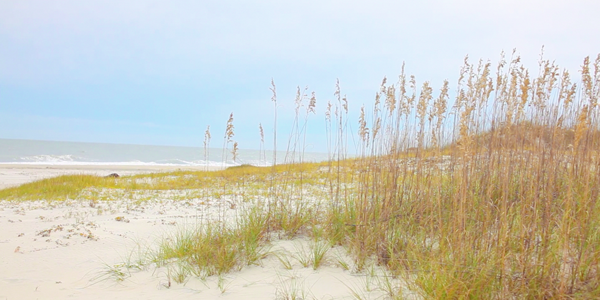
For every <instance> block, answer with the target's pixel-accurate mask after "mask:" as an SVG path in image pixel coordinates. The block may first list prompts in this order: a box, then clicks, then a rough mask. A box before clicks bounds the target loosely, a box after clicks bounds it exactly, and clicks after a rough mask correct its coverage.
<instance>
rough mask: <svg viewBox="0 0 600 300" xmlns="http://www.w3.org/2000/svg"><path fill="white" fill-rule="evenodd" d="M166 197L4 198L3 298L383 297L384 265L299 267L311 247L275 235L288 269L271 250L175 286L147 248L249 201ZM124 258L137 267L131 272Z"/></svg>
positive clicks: (336, 253)
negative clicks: (367, 269)
mask: <svg viewBox="0 0 600 300" xmlns="http://www.w3.org/2000/svg"><path fill="white" fill-rule="evenodd" d="M0 170H1V171H0V173H3V172H4V173H6V172H8V173H10V172H11V171H6V169H0ZM21 170H22V169H21ZM36 170H39V172H41V173H43V174H37V175H30V176H29V177H28V180H29V181H30V180H32V179H37V178H40V177H43V176H48V175H49V173H50V172H63V171H65V169H50V171H48V169H44V168H40V169H35V168H28V169H26V171H23V172H28V174H34V173H36V172H37V171H36ZM72 170H73V171H76V172H81V173H88V172H90V173H93V172H104V173H106V172H107V171H110V172H113V171H121V172H123V173H124V172H125V171H131V172H137V171H149V170H119V168H110V169H102V168H100V169H96V168H93V169H72ZM69 171H71V169H69ZM150 171H154V170H150ZM4 177H5V176H4V175H0V178H4ZM2 182H5V181H4V179H3V180H2ZM173 193H177V192H176V191H173ZM168 195H169V194H168V193H167V194H160V195H158V196H157V197H156V198H155V199H153V200H148V201H145V202H135V201H132V200H124V199H114V200H112V201H98V202H95V203H92V202H90V201H75V200H74V201H69V202H45V201H32V202H21V203H16V202H8V201H3V200H1V199H0V300H3V299H66V298H69V299H198V298H202V299H292V298H293V296H294V295H295V296H296V299H354V298H355V297H354V296H353V293H358V294H359V295H361V297H362V298H363V299H385V292H384V291H383V290H382V289H381V286H382V285H381V284H380V283H379V282H380V281H383V280H384V279H385V278H387V277H385V276H382V275H383V273H382V271H381V270H380V269H379V268H378V267H375V268H374V269H373V270H372V271H371V273H372V275H373V274H375V275H376V276H370V275H367V274H364V273H355V272H352V271H351V270H343V269H342V268H341V267H340V264H339V262H338V261H339V260H343V261H346V262H347V263H348V264H349V265H350V266H352V263H351V259H350V258H349V257H348V256H347V255H346V253H345V250H344V249H342V248H332V249H330V250H329V252H328V254H327V256H326V262H325V263H324V266H323V267H321V268H319V269H317V270H313V269H312V268H304V267H302V266H301V265H300V263H299V262H298V260H296V259H294V258H293V255H298V251H300V249H307V248H306V247H307V244H308V243H307V241H306V239H302V238H297V239H295V240H291V241H289V240H280V241H274V242H273V243H272V245H271V249H270V250H271V251H272V252H273V253H274V252H278V253H287V256H286V257H288V258H289V261H290V262H291V263H292V265H293V268H292V269H291V270H288V269H286V268H284V265H283V264H282V263H281V261H279V259H277V257H276V256H275V255H269V256H267V258H265V259H263V260H261V261H260V263H259V264H258V265H252V266H246V267H244V268H242V269H241V270H240V271H234V272H231V273H229V274H227V275H224V276H222V277H221V278H219V277H218V276H212V277H208V278H206V279H205V280H202V279H199V278H197V277H193V276H190V277H188V278H187V280H186V281H185V283H176V282H175V281H174V280H173V279H172V278H173V277H174V276H175V274H176V273H177V271H178V270H177V265H173V266H171V267H170V268H169V267H161V268H157V267H156V266H155V265H153V264H148V261H147V255H146V254H147V253H148V251H152V250H153V249H156V247H157V245H158V244H159V243H160V241H161V240H164V239H165V238H169V237H170V236H173V234H175V233H177V232H180V231H181V230H185V229H186V228H187V229H190V228H194V226H196V225H197V224H198V223H201V222H202V221H203V220H207V219H212V218H217V216H218V215H219V214H220V212H224V215H225V217H226V218H229V219H233V218H235V216H236V215H237V213H238V212H239V211H240V210H242V209H244V205H243V204H240V205H237V206H236V208H235V209H232V208H231V207H232V206H231V205H230V204H229V202H224V201H219V200H216V199H214V200H211V201H209V202H206V201H201V200H200V199H196V200H190V201H172V200H169V196H168ZM303 247H304V248H303ZM124 264H129V265H132V266H137V267H139V268H130V269H126V268H124V267H123V265H124ZM111 270H112V271H111ZM116 271H118V272H116ZM119 272H122V273H121V274H119ZM377 274H379V275H377ZM117 279H122V281H119V280H117ZM392 281H393V282H394V284H397V285H400V284H401V283H400V282H399V281H398V280H392ZM406 296H410V295H406Z"/></svg>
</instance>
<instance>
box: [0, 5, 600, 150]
mask: <svg viewBox="0 0 600 300" xmlns="http://www.w3.org/2000/svg"><path fill="white" fill-rule="evenodd" d="M598 13H600V1H597V0H570V1H562V0H561V1H558V0H518V1H517V0H488V1H485V0H446V1H442V0H437V1H435V0H423V1H402V0H400V1H383V0H371V1H350V0H344V1H328V0H318V1H313V0H308V1H285V0H279V1H241V0H238V1H233V0H215V1H213V0H202V1H178V0H171V1H166V0H165V1H152V0H128V1H112V0H105V1H81V0H74V1H63V0H56V1H46V0H38V1H31V0H19V1H9V0H0V138H9V139H36V140H56V141H77V142H102V143H127V144H148V145H173V146H198V147H201V146H202V145H203V142H204V133H205V130H206V128H207V126H209V125H210V132H211V136H212V139H211V141H210V146H211V147H222V145H223V140H224V135H225V127H226V123H227V120H228V118H229V116H230V114H231V113H233V115H234V121H233V125H234V128H235V131H234V132H235V136H234V137H233V139H234V140H235V141H237V142H238V143H239V148H242V149H258V148H260V147H261V139H260V134H259V124H262V126H263V128H264V132H265V144H266V147H267V149H272V147H273V146H272V145H273V138H272V136H273V129H274V123H275V122H274V121H275V119H274V111H275V107H274V103H273V102H272V101H271V96H272V93H271V91H270V87H271V80H273V81H274V82H275V85H276V90H277V134H278V136H277V139H278V141H279V142H278V148H279V149H281V148H282V147H285V143H286V141H287V138H288V136H289V134H290V130H291V129H290V128H291V124H292V123H293V119H294V107H295V104H294V98H295V96H296V90H297V88H298V87H301V89H304V88H305V87H307V88H308V90H307V91H308V93H309V94H310V93H311V92H313V91H314V92H315V95H316V99H317V107H316V114H315V115H311V116H309V119H308V127H307V149H306V151H317V152H323V151H326V146H325V145H326V142H325V140H326V130H325V128H324V124H325V123H324V119H325V116H324V111H325V105H326V103H327V101H334V100H335V96H334V92H335V86H336V80H339V82H340V87H341V92H342V94H345V95H346V96H347V98H348V100H349V106H350V111H351V112H352V113H351V116H352V117H356V115H357V114H358V111H359V110H360V106H362V105H363V104H366V105H367V106H368V105H369V104H370V103H372V102H373V99H374V95H375V93H376V92H377V90H378V88H379V85H380V83H381V81H382V79H383V77H384V76H386V77H388V78H389V80H390V81H397V78H398V75H399V74H400V71H401V67H402V64H403V63H405V66H406V72H407V73H408V74H414V75H415V76H416V79H417V83H418V85H420V83H422V82H424V81H430V82H431V85H432V86H433V87H434V89H435V90H436V91H437V90H439V88H441V85H442V82H443V80H445V79H447V80H449V81H450V83H451V88H452V87H455V86H456V84H453V83H455V82H456V80H457V78H458V74H459V70H460V67H461V65H462V62H463V60H464V57H465V56H466V55H468V56H469V58H470V59H471V61H473V62H476V61H477V60H479V59H483V60H484V61H485V60H490V61H491V62H492V63H493V62H496V61H497V60H498V59H499V57H500V53H501V51H505V52H507V53H510V52H512V50H513V49H516V50H517V53H518V54H520V55H521V57H522V61H523V63H524V64H525V65H526V66H527V67H529V68H531V69H532V73H533V74H537V61H538V59H539V56H540V53H541V49H542V46H543V47H544V57H546V58H549V59H552V60H555V61H556V63H557V64H558V65H559V66H560V67H562V68H566V69H568V70H570V71H571V73H572V74H577V72H578V71H579V69H580V66H581V64H582V62H583V58H584V57H586V56H591V57H592V58H595V57H596V55H598V53H600V37H599V36H598V28H600V18H598ZM575 77H577V76H575ZM577 78H578V77H577ZM352 122H354V121H352ZM351 126H354V127H355V128H356V127H357V126H356V125H351Z"/></svg>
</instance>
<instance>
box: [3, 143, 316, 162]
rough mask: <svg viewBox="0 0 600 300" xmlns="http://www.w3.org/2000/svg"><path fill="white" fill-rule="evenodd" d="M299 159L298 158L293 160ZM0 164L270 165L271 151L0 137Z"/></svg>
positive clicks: (308, 157)
mask: <svg viewBox="0 0 600 300" xmlns="http://www.w3.org/2000/svg"><path fill="white" fill-rule="evenodd" d="M285 159H286V153H285V152H283V151H278V152H277V163H283V162H290V160H288V161H286V160H285ZM327 159H328V154H327V153H311V152H306V153H304V157H303V161H305V162H320V161H325V160H327ZM296 161H298V159H296ZM0 163H9V164H51V165H78V164H79V165H171V166H173V165H188V166H224V167H229V166H235V165H241V164H250V165H254V166H270V165H272V164H273V163H274V161H273V151H272V150H271V151H269V150H267V151H259V150H246V149H239V150H238V153H237V158H236V160H235V161H233V155H232V154H231V148H230V149H228V150H226V151H223V149H220V148H209V149H208V155H207V156H206V155H205V151H204V148H201V147H179V146H156V145H128V144H108V143H82V142H60V141H38V140H18V139H0Z"/></svg>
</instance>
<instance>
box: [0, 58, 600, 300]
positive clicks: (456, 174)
mask: <svg viewBox="0 0 600 300" xmlns="http://www.w3.org/2000/svg"><path fill="white" fill-rule="evenodd" d="M539 66H540V70H539V75H538V76H537V77H531V75H530V73H529V71H528V70H526V69H525V68H524V67H523V66H522V65H521V64H520V58H519V57H518V56H516V55H515V54H514V53H513V55H512V56H511V57H510V58H509V59H508V60H506V58H505V56H504V55H502V57H501V60H500V62H499V64H498V65H497V66H496V68H495V73H496V74H495V75H493V73H494V69H493V68H492V66H491V64H489V63H486V62H480V63H479V64H476V65H473V64H471V63H469V61H468V60H465V64H464V66H463V67H462V68H461V72H460V80H459V82H458V86H457V87H456V89H455V90H452V91H451V90H450V87H449V83H448V82H444V83H443V84H442V86H441V88H440V90H439V93H435V92H434V89H433V88H432V86H431V84H430V83H429V82H425V83H423V84H422V85H421V87H420V88H418V87H417V83H416V79H415V78H414V77H413V76H409V75H406V74H405V73H404V68H403V69H402V73H401V75H400V77H399V80H398V83H396V84H388V83H387V80H385V79H384V81H383V82H382V84H381V87H380V89H379V91H378V93H377V96H376V99H375V103H374V106H373V107H372V109H371V110H370V111H369V109H366V108H365V107H363V108H361V110H360V112H361V115H360V118H359V121H358V136H357V137H356V138H357V139H358V140H359V155H358V157H355V158H353V159H348V158H347V144H348V141H349V136H348V134H349V133H348V132H349V128H348V119H349V117H348V115H349V114H348V102H347V100H346V99H345V97H343V96H342V94H341V89H340V85H339V83H338V84H337V85H336V93H335V95H336V100H337V101H334V102H333V103H331V102H329V103H327V105H326V111H325V118H326V120H327V124H328V125H327V128H326V130H327V134H328V143H329V145H330V157H331V160H330V161H328V162H323V163H304V162H303V149H304V145H305V136H306V135H305V134H306V132H305V130H306V123H307V122H308V120H309V116H310V115H311V114H312V113H313V112H314V108H315V105H316V98H315V97H314V95H313V96H311V97H307V96H306V95H305V93H304V92H303V91H300V90H299V93H298V95H297V98H296V104H297V110H296V119H295V121H294V126H293V128H294V129H293V132H292V134H291V137H290V139H289V143H288V149H287V150H288V153H289V154H288V156H289V157H290V158H293V159H290V160H293V161H299V162H300V163H289V164H284V165H277V166H273V167H266V168H259V167H252V166H244V165H243V166H239V167H234V168H229V169H226V170H223V171H217V172H175V173H169V174H145V175H138V176H131V177H124V178H120V179H118V180H114V179H105V178H97V177H93V176H63V177H59V178H53V179H48V180H42V181H39V182H35V183H30V184H26V185H23V186H21V187H15V188H10V189H5V190H2V191H0V199H12V200H18V199H20V200H27V199H65V198H72V199H76V198H77V197H82V195H85V193H83V192H84V191H85V190H89V189H97V190H103V191H105V192H106V191H108V193H110V191H111V190H145V191H159V190H195V191H197V192H195V193H191V194H190V197H206V198H213V199H221V198H223V197H225V196H239V198H240V199H242V200H240V201H242V202H246V203H249V204H251V205H250V206H249V207H250V209H249V210H248V212H246V213H245V214H243V215H242V216H240V217H239V218H237V219H236V220H234V221H233V223H231V221H226V220H220V222H217V223H205V224H203V225H202V226H201V227H200V228H196V229H194V230H192V231H189V232H184V233H180V235H178V236H175V237H174V238H173V239H172V241H171V242H165V243H164V244H163V245H161V246H160V250H159V252H158V253H157V254H156V256H155V262H157V263H158V264H161V263H165V264H166V263H169V262H172V261H179V262H181V263H183V264H185V265H187V266H190V268H191V269H190V270H192V271H193V272H192V271H190V273H189V274H195V275H198V276H210V275H216V274H223V273H226V272H230V271H232V270H237V269H239V268H241V267H243V266H244V265H247V264H252V263H256V262H257V261H259V260H260V259H261V258H263V257H265V256H266V255H270V254H269V252H268V251H267V250H266V249H268V245H269V241H270V240H271V239H272V238H274V237H276V238H294V237H297V236H304V237H307V238H309V239H311V241H313V242H312V243H313V244H312V245H313V247H312V248H310V249H305V251H304V252H305V254H306V255H304V256H303V257H301V260H303V261H305V263H304V264H305V265H306V267H312V268H315V269H317V268H318V267H319V266H320V265H321V264H322V262H323V260H324V257H325V256H326V253H327V249H328V247H330V246H331V245H341V246H343V247H345V248H346V249H348V251H349V252H350V253H351V255H352V257H353V260H354V261H353V263H352V267H351V268H353V271H366V270H368V269H369V266H372V265H374V264H378V265H381V266H384V267H385V268H387V270H388V271H389V272H390V274H393V275H394V276H397V277H398V278H402V279H403V282H405V283H406V284H407V285H408V288H409V289H411V290H412V291H414V292H416V293H418V294H419V295H420V296H422V297H423V298H429V299H454V298H474V299H478V298H483V299H489V298H492V299H493V298H496V299H506V298H533V299H540V298H543V299H546V298H560V299H573V298H576V299H592V298H600V285H599V284H598V282H599V278H600V205H599V204H598V201H599V194H600V187H599V185H598V182H600V176H599V170H600V156H599V154H600V153H599V150H600V123H599V120H600V112H599V104H598V97H599V96H600V56H598V58H597V59H596V60H595V61H590V59H589V58H586V59H585V60H584V62H583V65H582V68H581V75H582V76H581V80H580V81H578V82H577V83H573V82H572V79H571V76H570V74H569V73H568V72H567V71H561V70H560V69H559V67H558V66H556V65H555V64H554V62H551V61H549V60H541V61H540V64H539ZM272 91H273V99H272V100H273V102H274V103H275V104H276V103H277V99H276V93H275V85H274V84H273V86H272ZM451 93H453V94H455V95H456V96H455V97H454V99H453V100H452V101H451V100H450V94H451ZM303 101H306V102H308V103H309V104H308V105H303ZM451 102H453V103H451ZM275 107H276V108H277V106H276V105H275ZM301 107H306V111H305V112H302V111H300V108H301ZM275 113H276V112H275ZM231 122H232V121H231ZM228 124H230V122H228ZM275 124H277V120H275ZM260 127H261V129H262V126H260ZM231 128H233V127H231ZM207 132H208V130H207ZM227 136H233V132H231V133H229V132H228V135H227ZM227 136H226V137H227ZM261 138H264V134H263V133H262V130H261ZM275 138H276V135H275ZM226 142H227V140H226ZM205 147H206V144H205ZM234 148H235V147H234ZM286 160H287V158H286ZM228 222H229V223H228ZM300 252H302V251H300ZM273 255H276V254H273ZM277 255H279V256H278V258H279V260H280V261H282V263H285V264H286V265H288V267H291V263H290V261H289V260H288V259H286V258H283V257H281V256H280V254H277ZM207 257H210V258H214V259H210V260H207V259H206V258H207ZM325 260H326V259H325ZM343 265H345V266H346V267H345V268H350V266H349V264H348V263H346V262H344V263H343ZM384 285H385V286H387V288H386V291H387V293H388V295H389V296H390V298H395V297H401V296H402V288H400V287H397V286H395V285H394V284H393V283H392V282H390V281H388V282H387V283H385V282H384ZM357 295H358V294H357Z"/></svg>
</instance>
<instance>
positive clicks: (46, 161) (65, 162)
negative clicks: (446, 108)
mask: <svg viewBox="0 0 600 300" xmlns="http://www.w3.org/2000/svg"><path fill="white" fill-rule="evenodd" d="M41 156H43V155H39V157H37V158H34V157H28V158H27V159H23V160H22V161H17V162H2V164H13V165H19V164H23V165H53V166H181V167H183V166H191V167H204V166H208V167H232V166H238V165H240V164H239V163H224V162H218V161H195V162H186V163H183V161H181V160H177V162H172V161H171V160H166V161H160V162H143V161H139V160H134V161H118V162H91V161H75V160H73V159H71V160H69V159H70V158H66V157H62V158H59V157H47V158H42V157H41ZM50 156H51V155H50ZM65 156H68V155H65Z"/></svg>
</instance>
